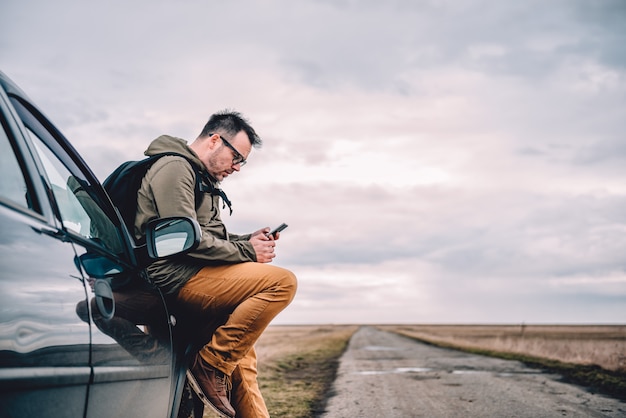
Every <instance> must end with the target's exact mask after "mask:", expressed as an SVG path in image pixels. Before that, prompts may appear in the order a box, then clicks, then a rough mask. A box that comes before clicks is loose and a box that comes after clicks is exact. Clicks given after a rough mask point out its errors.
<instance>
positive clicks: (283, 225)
mask: <svg viewBox="0 0 626 418" xmlns="http://www.w3.org/2000/svg"><path fill="white" fill-rule="evenodd" d="M288 226H289V225H287V224H286V223H282V224H280V225H278V226H277V227H276V228H274V229H273V230H272V231H270V232H269V233H268V234H267V236H268V237H270V236H271V237H273V238H276V233H277V232H280V231H282V230H283V229H285V228H287V227H288Z"/></svg>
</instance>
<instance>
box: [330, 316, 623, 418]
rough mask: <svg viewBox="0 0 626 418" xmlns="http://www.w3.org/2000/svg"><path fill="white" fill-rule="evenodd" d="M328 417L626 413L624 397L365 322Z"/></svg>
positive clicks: (346, 359)
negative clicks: (607, 394) (396, 332)
mask: <svg viewBox="0 0 626 418" xmlns="http://www.w3.org/2000/svg"><path fill="white" fill-rule="evenodd" d="M321 416H322V417H324V418H336V417H341V418H347V417H364V418H369V417H384V418H388V417H405V418H406V417H516V418H518V417H520V418H521V417H533V418H536V417H625V416H626V404H625V403H623V402H620V401H619V400H616V399H612V398H608V397H604V396H601V395H595V394H591V393H589V392H587V391H585V389H584V388H581V387H578V386H574V385H570V384H566V383H561V382H559V376H558V375H552V374H546V373H544V372H542V371H541V370H536V369H531V368H528V367H526V366H525V365H523V364H522V363H520V362H517V361H510V360H501V359H495V358H491V357H485V356H478V355H474V354H467V353H463V352H460V351H455V350H449V349H442V348H436V347H432V346H429V345H426V344H422V343H419V342H416V341H413V340H411V339H409V338H406V337H402V336H399V335H397V334H393V333H389V332H384V331H380V330H378V329H376V328H374V327H368V326H364V327H361V328H360V329H359V330H358V331H357V332H356V333H355V334H354V336H353V337H352V339H351V340H350V344H349V346H348V349H347V350H346V352H345V353H344V355H343V356H342V358H341V363H340V366H339V370H338V375H337V379H336V380H335V383H334V386H333V390H332V392H331V396H330V398H329V400H328V404H327V405H326V411H325V412H324V413H323V415H321Z"/></svg>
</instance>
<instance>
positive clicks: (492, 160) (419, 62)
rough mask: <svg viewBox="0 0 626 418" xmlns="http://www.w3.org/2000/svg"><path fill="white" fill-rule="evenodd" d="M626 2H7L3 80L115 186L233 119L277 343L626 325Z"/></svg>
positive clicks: (236, 192)
mask: <svg viewBox="0 0 626 418" xmlns="http://www.w3.org/2000/svg"><path fill="white" fill-rule="evenodd" d="M625 28H626V3H624V2H623V1H622V0H603V1H597V0H550V1H544V0H525V1H523V2H508V1H498V0H485V1H481V0H467V1H453V0H397V1H393V0H391V1H385V2H381V1H371V0H366V1H365V0H364V1H357V0H317V1H288V0H265V1H239V0H234V1H230V2H215V1H201V0H181V1H173V0H171V1H165V0H134V1H130V2H129V1H121V0H112V1H107V2H84V1H80V0H59V1H54V2H50V1H47V0H6V1H3V2H2V4H1V5H0V69H1V70H2V71H4V72H5V73H6V74H7V75H9V77H11V78H12V79H13V80H14V81H15V82H17V83H18V84H19V85H20V86H21V87H22V88H23V89H24V90H25V91H26V92H27V93H28V94H29V95H30V96H31V98H32V99H33V100H35V101H36V102H37V103H38V104H39V105H40V107H42V108H43V110H44V112H46V114H47V115H48V116H49V117H50V118H51V119H52V120H53V121H54V122H55V123H56V124H57V125H58V127H59V128H60V129H61V130H62V131H63V132H64V133H65V134H66V136H67V137H68V138H69V139H70V141H71V142H72V143H73V144H74V146H75V147H76V148H77V149H78V150H79V152H80V153H81V154H82V155H83V157H84V158H85V159H86V161H87V162H88V163H89V164H90V166H91V167H92V168H93V170H94V171H95V172H96V174H97V175H98V177H99V178H100V179H101V180H103V179H104V178H105V177H106V175H107V174H108V173H109V172H111V171H112V170H113V169H114V168H115V167H116V166H117V165H118V164H119V163H121V162H123V161H125V160H128V159H138V158H141V157H142V153H143V151H144V149H145V148H146V146H147V145H148V143H149V142H150V141H151V140H152V139H154V138H155V137H157V136H158V135H160V134H170V135H174V136H178V137H182V138H185V139H188V140H192V139H194V138H195V137H196V136H197V134H198V133H199V131H200V129H201V127H202V126H203V124H204V123H205V121H206V119H207V118H208V116H209V115H210V114H211V113H213V112H214V111H216V110H219V109H223V108H234V109H237V110H239V111H241V112H242V113H244V114H245V115H246V116H248V118H249V119H250V120H251V122H252V124H253V125H254V126H255V128H256V129H257V131H258V132H259V133H260V134H261V136H262V138H263V139H264V146H263V148H261V149H260V150H255V151H253V154H252V156H251V158H250V160H249V164H248V165H246V167H244V169H243V170H242V171H241V172H240V173H239V174H237V175H235V176H233V177H230V178H228V179H227V180H226V181H225V182H224V184H223V188H224V189H225V190H226V192H227V193H228V195H229V197H230V198H231V200H232V201H233V203H234V214H233V216H231V217H228V215H227V214H224V218H225V222H226V223H227V225H228V227H229V228H230V230H231V231H232V232H236V233H245V232H249V231H252V230H254V229H257V228H259V227H262V226H275V225H277V224H279V223H281V222H286V223H288V224H289V228H288V229H287V230H286V231H285V232H284V233H283V235H282V238H281V240H280V244H281V245H280V246H279V248H278V256H277V258H276V259H275V263H276V264H279V265H282V266H285V267H287V268H290V269H292V270H293V271H294V272H295V273H296V274H297V276H298V278H299V283H300V284H299V286H300V287H299V293H298V295H297V297H296V299H295V300H294V302H293V303H292V305H291V306H290V307H289V308H288V309H287V310H286V311H284V312H283V313H282V314H281V315H280V316H279V317H278V318H277V319H276V321H275V323H284V324H302V323H377V322H378V323H382V322H385V323H389V322H393V323H400V322H402V323H405V322H410V323H521V322H526V323H624V322H625V319H626V270H625V268H626V184H625V182H624V179H625V178H626V137H625V135H626V134H625V133H626V29H625Z"/></svg>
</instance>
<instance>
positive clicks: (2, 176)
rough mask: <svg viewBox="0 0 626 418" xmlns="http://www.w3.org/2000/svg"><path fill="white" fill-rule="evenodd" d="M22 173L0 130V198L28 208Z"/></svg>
mask: <svg viewBox="0 0 626 418" xmlns="http://www.w3.org/2000/svg"><path fill="white" fill-rule="evenodd" d="M27 193H28V189H27V188H26V181H25V180H24V173H23V172H22V168H21V167H20V164H19V162H18V161H17V158H16V157H15V153H14V152H13V147H11V143H10V142H9V138H8V137H7V134H6V132H5V131H4V129H2V130H0V197H2V198H3V199H7V200H10V201H11V202H12V203H15V204H17V205H19V206H22V207H24V208H29V206H30V205H29V203H28V202H29V199H28V197H27V196H28V195H27Z"/></svg>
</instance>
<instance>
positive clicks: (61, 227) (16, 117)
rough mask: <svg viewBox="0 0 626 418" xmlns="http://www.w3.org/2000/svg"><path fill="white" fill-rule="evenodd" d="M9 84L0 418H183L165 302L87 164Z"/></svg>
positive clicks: (0, 240)
mask: <svg viewBox="0 0 626 418" xmlns="http://www.w3.org/2000/svg"><path fill="white" fill-rule="evenodd" d="M0 85H1V87H2V88H0V111H1V114H0V119H1V123H2V128H3V129H2V131H0V152H1V153H2V155H0V161H1V162H2V167H1V168H0V416H2V417H5V416H6V417H32V416H40V417H43V416H50V417H88V418H100V417H102V418H105V417H119V416H124V417H146V416H150V417H174V416H176V410H177V402H178V401H179V400H180V397H181V395H180V393H181V391H182V389H181V387H182V384H183V382H184V378H181V376H184V367H183V364H184V362H181V360H180V356H178V357H177V356H176V353H175V352H174V350H173V343H172V329H171V327H172V326H171V322H172V321H170V313H169V312H168V309H167V305H166V303H165V299H164V297H163V295H161V293H160V292H159V291H158V290H157V289H156V288H154V287H153V286H151V285H150V284H149V283H148V281H147V280H146V279H145V272H144V271H143V270H142V268H141V266H140V265H139V263H138V261H137V249H136V248H135V246H134V243H133V242H132V240H131V238H130V236H129V234H128V231H126V229H125V227H124V226H123V223H122V222H121V220H120V218H119V215H118V214H117V211H116V210H115V208H114V207H113V206H112V204H111V202H110V200H109V198H108V196H107V195H106V193H105V191H104V189H103V188H102V186H101V185H100V183H99V182H98V180H97V179H96V177H95V175H94V174H93V173H92V172H91V170H90V169H89V168H88V166H87V165H86V164H85V162H84V161H83V159H82V158H81V157H80V155H79V154H78V153H77V152H76V150H75V149H74V148H73V147H72V146H71V144H70V143H69V142H68V141H67V140H66V139H65V137H64V136H63V135H62V134H61V133H60V132H59V131H58V130H57V129H56V128H55V127H54V125H53V124H52V123H51V122H49V120H48V119H47V118H46V117H45V116H44V115H43V114H42V113H41V112H40V111H39V110H38V108H37V107H36V106H35V105H34V104H32V102H31V101H30V100H29V99H28V97H27V96H26V95H25V94H24V93H23V92H22V91H21V90H20V89H19V88H18V87H17V86H16V85H15V84H14V83H12V82H11V81H10V80H9V79H8V77H6V75H4V74H3V73H2V72H0ZM86 260H90V261H91V262H92V264H93V263H94V260H95V263H96V264H97V263H100V264H101V265H102V269H101V271H102V272H103V274H95V275H94V274H93V273H92V270H89V271H90V273H91V274H92V275H91V276H90V274H89V273H87V270H86V269H85V264H84V262H85V261H86ZM93 271H97V269H96V270H93Z"/></svg>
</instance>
